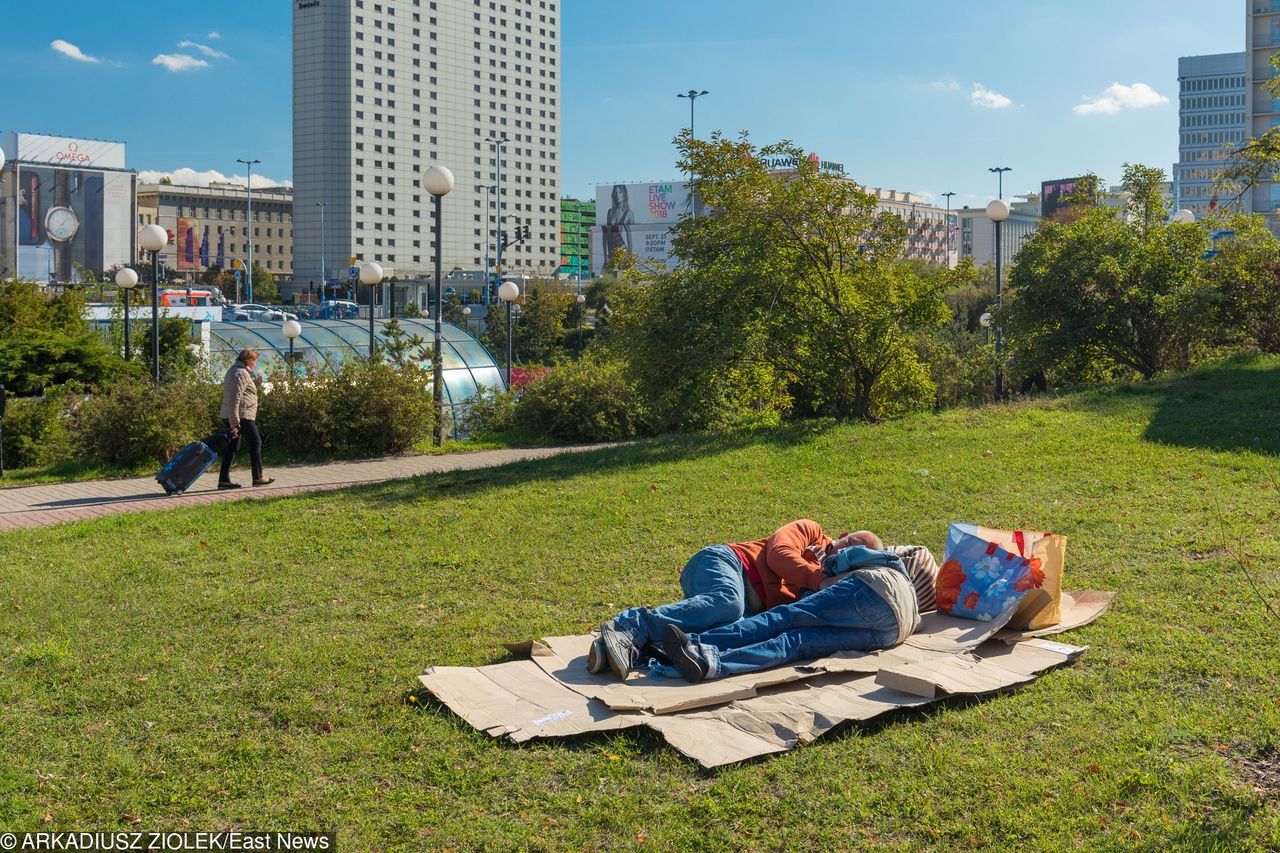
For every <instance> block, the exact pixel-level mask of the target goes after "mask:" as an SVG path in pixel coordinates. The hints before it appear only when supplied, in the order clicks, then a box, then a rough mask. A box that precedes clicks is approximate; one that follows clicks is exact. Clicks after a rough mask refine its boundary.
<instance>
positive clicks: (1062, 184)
mask: <svg viewBox="0 0 1280 853" xmlns="http://www.w3.org/2000/svg"><path fill="white" fill-rule="evenodd" d="M1082 180H1084V179H1083V178H1059V179H1058V180H1056V181H1042V182H1041V183H1040V216H1041V218H1043V219H1049V218H1051V217H1052V216H1053V214H1055V213H1057V212H1058V211H1059V210H1061V209H1062V208H1064V207H1066V206H1067V202H1066V197H1067V196H1069V195H1071V193H1073V192H1075V189H1076V184H1077V183H1078V182H1079V181H1082Z"/></svg>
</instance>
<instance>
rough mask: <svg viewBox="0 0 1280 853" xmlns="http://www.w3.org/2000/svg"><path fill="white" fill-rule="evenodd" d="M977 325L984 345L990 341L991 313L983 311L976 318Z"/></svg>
mask: <svg viewBox="0 0 1280 853" xmlns="http://www.w3.org/2000/svg"><path fill="white" fill-rule="evenodd" d="M978 325H979V326H981V327H982V342H983V343H984V344H985V343H987V342H988V341H990V340H991V312H990V311H983V312H982V316H981V317H979V318H978Z"/></svg>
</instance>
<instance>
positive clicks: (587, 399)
mask: <svg viewBox="0 0 1280 853" xmlns="http://www.w3.org/2000/svg"><path fill="white" fill-rule="evenodd" d="M638 410H639V406H638V403H637V400H636V395H635V391H634V389H633V388H632V387H631V386H630V385H629V384H628V383H627V381H626V379H625V378H624V377H623V375H622V368H621V366H620V365H618V364H616V363H613V362H604V361H600V360H597V359H595V358H590V357H588V358H584V359H582V360H581V361H571V362H563V363H561V364H558V365H557V366H556V367H555V369H553V370H552V371H551V372H550V373H548V374H547V375H545V376H543V377H541V378H540V379H538V380H537V381H535V382H533V383H531V384H530V385H529V386H528V387H527V388H526V389H525V391H524V395H523V396H522V397H521V398H520V402H519V403H517V404H516V410H515V422H516V425H517V426H518V427H521V428H523V429H527V430H529V431H532V432H536V433H540V434H542V435H547V436H551V437H553V438H559V439H564V440H566V441H615V440H617V439H622V438H631V437H632V436H635V435H636V434H637V433H638V432H639V430H640V423H641V418H640V416H639V411H638Z"/></svg>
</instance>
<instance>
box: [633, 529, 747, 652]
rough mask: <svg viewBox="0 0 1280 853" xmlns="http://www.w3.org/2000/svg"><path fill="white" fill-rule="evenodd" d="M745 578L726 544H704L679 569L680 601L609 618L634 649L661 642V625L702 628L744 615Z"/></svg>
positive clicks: (739, 563)
mask: <svg viewBox="0 0 1280 853" xmlns="http://www.w3.org/2000/svg"><path fill="white" fill-rule="evenodd" d="M746 584H747V579H746V576H745V575H744V574H743V571H742V562H741V561H740V560H739V559H738V555H737V554H735V553H733V549H732V548H730V547H729V546H728V545H708V546H707V547H706V548H703V549H702V550H701V551H699V552H698V553H696V554H694V555H693V556H692V557H690V558H689V562H687V563H685V565H684V569H683V570H682V571H681V572H680V589H682V590H683V591H684V600H683V601H677V602H675V603H674V604H664V605H662V606H661V607H653V608H649V607H633V608H631V609H630V610H624V611H622V612H621V613H619V614H618V615H617V616H615V617H613V619H612V620H611V621H612V623H613V627H614V628H615V629H616V630H620V631H622V632H623V633H625V634H626V635H627V636H629V637H630V638H631V642H632V643H634V644H635V647H636V648H637V649H643V648H644V647H645V646H646V645H648V644H649V643H653V644H654V645H657V644H658V643H660V642H661V641H662V628H663V626H664V625H667V624H671V625H675V626H677V627H678V628H680V629H681V630H682V631H686V632H690V631H706V630H708V629H710V628H717V627H719V626H721V625H726V624H728V623H730V622H734V621H736V620H738V619H741V618H742V617H743V616H745V615H746V614H747V612H748V611H747V589H746Z"/></svg>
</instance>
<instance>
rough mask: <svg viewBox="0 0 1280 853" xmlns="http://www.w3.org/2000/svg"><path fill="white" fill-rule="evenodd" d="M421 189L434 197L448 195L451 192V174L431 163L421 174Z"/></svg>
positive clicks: (437, 164) (438, 165)
mask: <svg viewBox="0 0 1280 853" xmlns="http://www.w3.org/2000/svg"><path fill="white" fill-rule="evenodd" d="M422 188H423V189H424V190H426V191H427V192H429V193H431V194H432V195H434V196H442V195H448V194H449V193H450V191H451V190H453V172H450V171H449V170H448V169H447V168H445V167H444V166H441V165H440V164H439V163H432V164H431V165H430V166H428V167H427V168H426V170H425V171H423V173H422Z"/></svg>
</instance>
